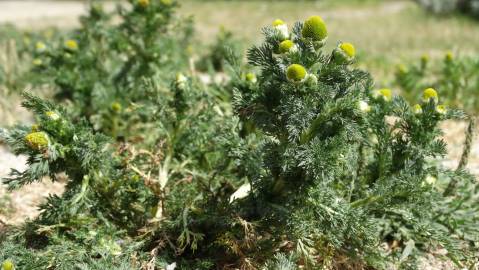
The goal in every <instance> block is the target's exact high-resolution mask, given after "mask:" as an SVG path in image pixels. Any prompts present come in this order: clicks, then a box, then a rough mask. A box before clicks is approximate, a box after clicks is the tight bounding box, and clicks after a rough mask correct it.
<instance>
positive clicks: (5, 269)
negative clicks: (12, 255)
mask: <svg viewBox="0 0 479 270" xmlns="http://www.w3.org/2000/svg"><path fill="white" fill-rule="evenodd" d="M14 269H15V266H14V265H13V262H12V261H10V260H5V261H4V262H3V263H2V270H14Z"/></svg>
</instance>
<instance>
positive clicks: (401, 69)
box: [397, 64, 408, 75]
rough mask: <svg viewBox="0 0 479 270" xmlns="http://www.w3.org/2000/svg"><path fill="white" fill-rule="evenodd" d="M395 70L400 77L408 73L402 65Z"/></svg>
mask: <svg viewBox="0 0 479 270" xmlns="http://www.w3.org/2000/svg"><path fill="white" fill-rule="evenodd" d="M397 70H398V72H399V74H401V75H404V74H406V73H408V69H407V67H406V65H404V64H399V65H397Z"/></svg>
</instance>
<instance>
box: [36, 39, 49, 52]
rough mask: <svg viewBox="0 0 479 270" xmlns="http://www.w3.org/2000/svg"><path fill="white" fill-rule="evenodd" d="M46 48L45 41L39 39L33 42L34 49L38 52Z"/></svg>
mask: <svg viewBox="0 0 479 270" xmlns="http://www.w3.org/2000/svg"><path fill="white" fill-rule="evenodd" d="M46 49H47V45H45V43H43V42H41V41H38V42H37V43H36V44H35V50H36V51H37V52H39V53H41V52H44V51H45V50H46Z"/></svg>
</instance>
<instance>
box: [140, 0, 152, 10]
mask: <svg viewBox="0 0 479 270" xmlns="http://www.w3.org/2000/svg"><path fill="white" fill-rule="evenodd" d="M138 5H139V6H140V7H142V8H146V7H147V6H149V5H150V0H138Z"/></svg>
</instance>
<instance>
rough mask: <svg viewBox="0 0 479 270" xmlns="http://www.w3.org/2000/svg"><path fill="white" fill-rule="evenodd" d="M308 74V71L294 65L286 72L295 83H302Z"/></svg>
mask: <svg viewBox="0 0 479 270" xmlns="http://www.w3.org/2000/svg"><path fill="white" fill-rule="evenodd" d="M306 74H307V72H306V69H305V68H304V67H303V66H302V65H298V64H292V65H291V66H289V67H288V69H287V70H286V77H287V78H288V80H290V81H293V82H301V81H302V80H304V78H305V77H306Z"/></svg>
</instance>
